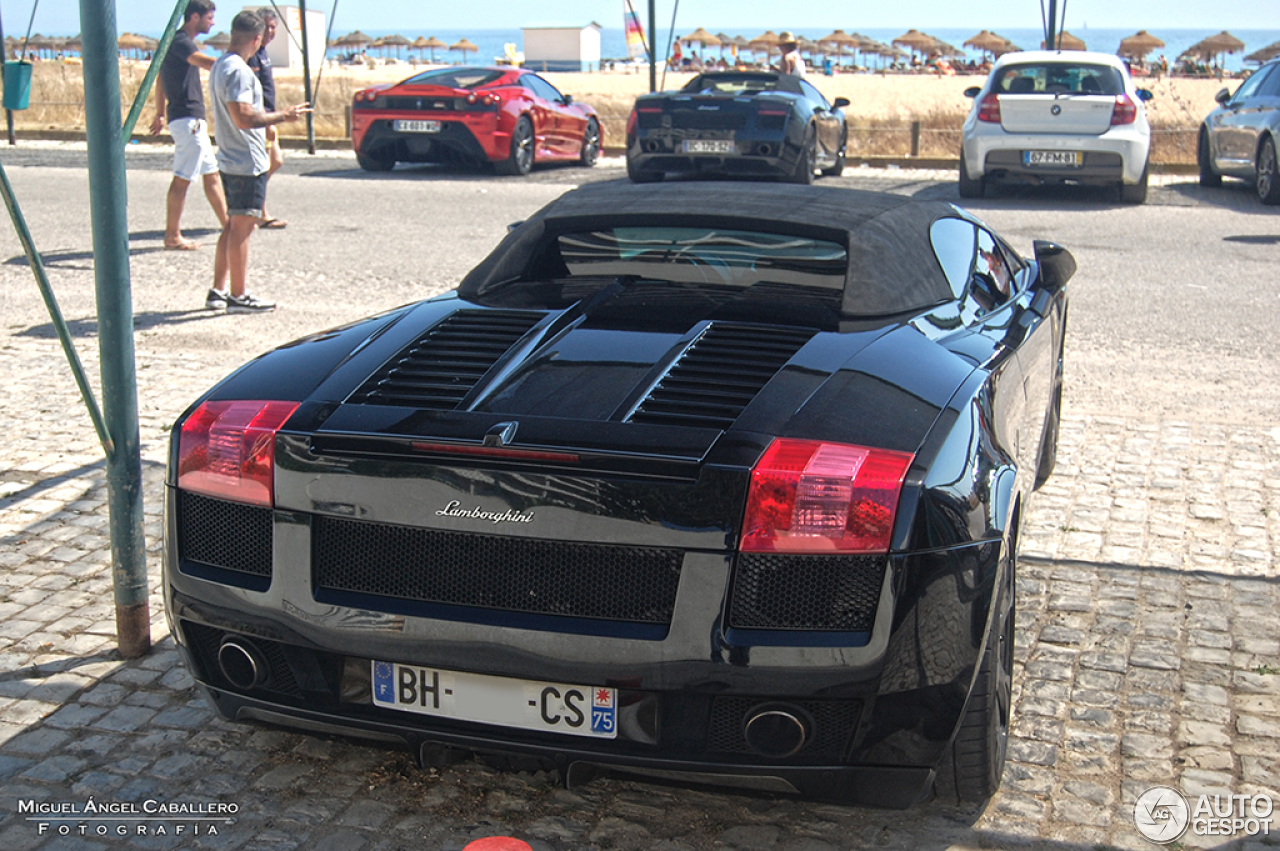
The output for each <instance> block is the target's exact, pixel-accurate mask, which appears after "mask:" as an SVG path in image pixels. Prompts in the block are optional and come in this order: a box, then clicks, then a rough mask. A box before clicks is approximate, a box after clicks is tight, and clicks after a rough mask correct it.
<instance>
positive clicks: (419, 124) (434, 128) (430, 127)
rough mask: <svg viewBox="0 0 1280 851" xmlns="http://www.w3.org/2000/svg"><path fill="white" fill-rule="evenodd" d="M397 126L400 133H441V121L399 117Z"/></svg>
mask: <svg viewBox="0 0 1280 851" xmlns="http://www.w3.org/2000/svg"><path fill="white" fill-rule="evenodd" d="M395 128H396V131H397V132H399V133H439V132H440V122H439V121H417V120H411V119H407V118H397V119H396V123H395Z"/></svg>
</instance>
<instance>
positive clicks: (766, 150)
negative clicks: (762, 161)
mask: <svg viewBox="0 0 1280 851" xmlns="http://www.w3.org/2000/svg"><path fill="white" fill-rule="evenodd" d="M756 153H758V154H759V155H760V156H762V157H767V156H769V155H770V154H772V153H773V148H772V147H771V146H770V145H769V144H768V143H767V142H766V143H765V144H763V145H761V146H760V147H758V148H756Z"/></svg>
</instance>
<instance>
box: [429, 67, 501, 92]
mask: <svg viewBox="0 0 1280 851" xmlns="http://www.w3.org/2000/svg"><path fill="white" fill-rule="evenodd" d="M506 73H507V72H506V71H492V70H488V69H485V68H475V69H467V68H437V69H436V70H434V71H423V72H422V73H421V74H417V75H416V76H413V77H410V78H409V79H407V80H405V82H406V83H417V84H419V85H425V86H444V87H445V88H449V89H474V88H477V87H479V86H487V85H489V84H490V83H492V82H493V81H494V80H497V79H499V78H501V77H502V75H503V74H506Z"/></svg>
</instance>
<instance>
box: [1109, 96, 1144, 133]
mask: <svg viewBox="0 0 1280 851" xmlns="http://www.w3.org/2000/svg"><path fill="white" fill-rule="evenodd" d="M1137 120H1138V105H1137V104H1136V103H1134V102H1133V99H1132V98H1130V97H1129V96H1128V95H1116V105H1115V106H1114V107H1112V108H1111V124H1112V126H1114V125H1116V124H1132V123H1133V122H1135V121H1137Z"/></svg>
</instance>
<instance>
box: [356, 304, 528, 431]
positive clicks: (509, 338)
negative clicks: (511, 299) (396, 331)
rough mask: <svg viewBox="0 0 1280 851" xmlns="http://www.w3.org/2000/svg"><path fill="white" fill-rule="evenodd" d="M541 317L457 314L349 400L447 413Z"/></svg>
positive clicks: (510, 313)
mask: <svg viewBox="0 0 1280 851" xmlns="http://www.w3.org/2000/svg"><path fill="white" fill-rule="evenodd" d="M544 315H545V314H544V313H542V312H541V311H532V310H460V311H458V312H457V313H454V314H452V315H451V316H449V317H448V318H447V319H445V320H443V321H441V322H440V323H438V324H437V325H435V326H434V327H433V328H432V329H431V330H430V331H428V332H427V333H426V334H424V335H423V336H422V337H421V338H419V339H418V340H417V341H416V342H415V343H413V344H412V345H410V346H409V347H407V348H406V349H404V350H403V351H402V352H400V354H398V355H396V356H395V357H394V358H392V359H391V360H390V361H388V362H387V364H386V365H385V366H383V367H382V369H380V370H378V371H377V372H376V373H375V374H374V376H373V377H372V378H370V379H369V380H368V381H366V382H365V383H364V386H362V387H361V388H360V389H359V390H357V391H356V393H355V395H354V396H353V397H352V401H353V402H355V403H357V404H366V405H399V406H403V407H407V408H425V409H428V410H435V411H451V410H453V409H454V408H456V407H458V404H459V403H460V402H461V401H462V400H463V399H465V398H466V396H467V394H468V393H470V392H471V388H473V387H475V386H476V384H477V383H479V381H480V379H481V378H483V377H484V375H485V373H486V372H488V371H489V370H490V369H492V368H493V365H494V364H496V363H497V362H498V360H499V359H500V358H501V357H502V356H503V355H504V354H506V353H507V351H508V350H509V349H510V348H511V347H512V346H513V345H514V344H515V342H516V341H517V340H519V339H520V338H521V337H523V336H524V335H525V334H526V333H528V331H529V329H530V328H532V327H533V326H534V325H536V324H537V323H538V321H539V320H540V319H542V317H543V316H544Z"/></svg>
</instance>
